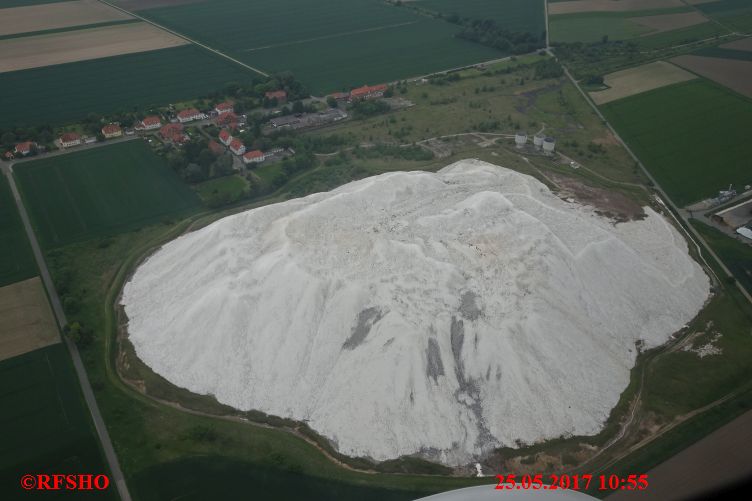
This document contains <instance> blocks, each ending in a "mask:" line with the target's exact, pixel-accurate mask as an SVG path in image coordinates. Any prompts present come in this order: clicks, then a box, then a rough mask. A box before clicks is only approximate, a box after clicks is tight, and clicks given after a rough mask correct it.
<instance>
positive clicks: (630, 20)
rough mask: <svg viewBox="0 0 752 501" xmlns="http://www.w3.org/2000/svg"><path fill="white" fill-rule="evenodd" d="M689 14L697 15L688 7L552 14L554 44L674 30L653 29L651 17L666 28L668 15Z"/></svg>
mask: <svg viewBox="0 0 752 501" xmlns="http://www.w3.org/2000/svg"><path fill="white" fill-rule="evenodd" d="M686 14H695V15H696V14H697V13H696V12H695V11H693V10H692V8H691V7H688V6H686V5H684V6H682V7H672V8H665V9H649V10H639V11H638V10H635V11H630V10H627V11H613V12H611V11H605V12H581V13H572V14H563V15H549V18H548V24H549V30H550V31H551V34H550V36H551V41H552V42H598V41H601V39H602V38H603V37H604V36H608V38H609V40H629V39H636V38H639V37H643V36H645V37H647V36H651V35H656V34H659V33H670V32H671V31H673V30H667V29H666V28H665V26H664V27H663V28H660V29H659V28H658V27H657V25H656V26H653V27H651V26H650V23H651V21H649V19H650V18H656V19H657V21H652V22H653V23H661V24H664V25H665V24H668V23H667V22H666V19H667V18H666V16H677V15H686ZM695 17H696V16H695ZM695 20H697V19H695ZM706 22H707V21H706ZM677 24H680V23H677ZM702 24H705V23H697V24H695V25H694V26H697V25H702ZM688 27H689V26H688V25H685V26H680V25H679V26H677V28H676V29H682V28H684V29H686V28H688Z"/></svg>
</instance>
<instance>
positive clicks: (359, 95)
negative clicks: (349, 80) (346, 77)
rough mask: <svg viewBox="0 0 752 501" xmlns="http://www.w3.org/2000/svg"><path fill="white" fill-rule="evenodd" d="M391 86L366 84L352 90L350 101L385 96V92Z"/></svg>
mask: <svg viewBox="0 0 752 501" xmlns="http://www.w3.org/2000/svg"><path fill="white" fill-rule="evenodd" d="M388 88H389V87H388V86H387V85H386V84H380V85H364V86H363V87H358V88H357V89H353V90H351V91H350V101H362V100H367V99H376V98H379V97H384V92H386V90H387V89H388Z"/></svg>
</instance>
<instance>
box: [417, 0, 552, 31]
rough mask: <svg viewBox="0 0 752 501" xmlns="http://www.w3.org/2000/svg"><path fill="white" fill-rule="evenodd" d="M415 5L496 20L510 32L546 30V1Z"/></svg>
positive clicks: (449, 0)
mask: <svg viewBox="0 0 752 501" xmlns="http://www.w3.org/2000/svg"><path fill="white" fill-rule="evenodd" d="M411 3H412V4H414V5H416V6H418V7H423V8H425V9H430V10H433V11H436V12H440V13H442V14H444V15H451V14H457V15H458V16H460V17H466V18H469V19H492V20H493V21H496V24H498V25H499V26H501V27H502V28H504V29H507V30H509V31H516V32H530V33H535V34H536V35H537V34H539V33H543V31H545V29H546V20H545V15H544V12H543V2H538V1H531V0H418V1H416V2H411Z"/></svg>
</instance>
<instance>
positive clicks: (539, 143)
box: [533, 133, 546, 150]
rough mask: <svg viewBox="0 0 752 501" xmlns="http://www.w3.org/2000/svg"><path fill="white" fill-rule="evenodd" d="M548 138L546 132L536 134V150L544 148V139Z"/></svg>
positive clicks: (534, 138) (534, 143) (534, 137)
mask: <svg viewBox="0 0 752 501" xmlns="http://www.w3.org/2000/svg"><path fill="white" fill-rule="evenodd" d="M545 139H546V136H545V134H541V133H538V134H536V135H535V136H533V146H535V149H536V150H541V149H543V141H544V140H545Z"/></svg>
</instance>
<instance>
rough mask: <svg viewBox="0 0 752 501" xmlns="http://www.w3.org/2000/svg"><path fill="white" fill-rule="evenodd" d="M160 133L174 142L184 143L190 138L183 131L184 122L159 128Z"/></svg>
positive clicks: (167, 139)
mask: <svg viewBox="0 0 752 501" xmlns="http://www.w3.org/2000/svg"><path fill="white" fill-rule="evenodd" d="M159 135H160V136H162V138H164V139H165V140H166V141H172V142H173V143H184V142H186V141H187V140H188V136H186V135H185V134H184V133H183V125H182V124H167V125H165V126H164V127H162V128H161V129H159Z"/></svg>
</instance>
